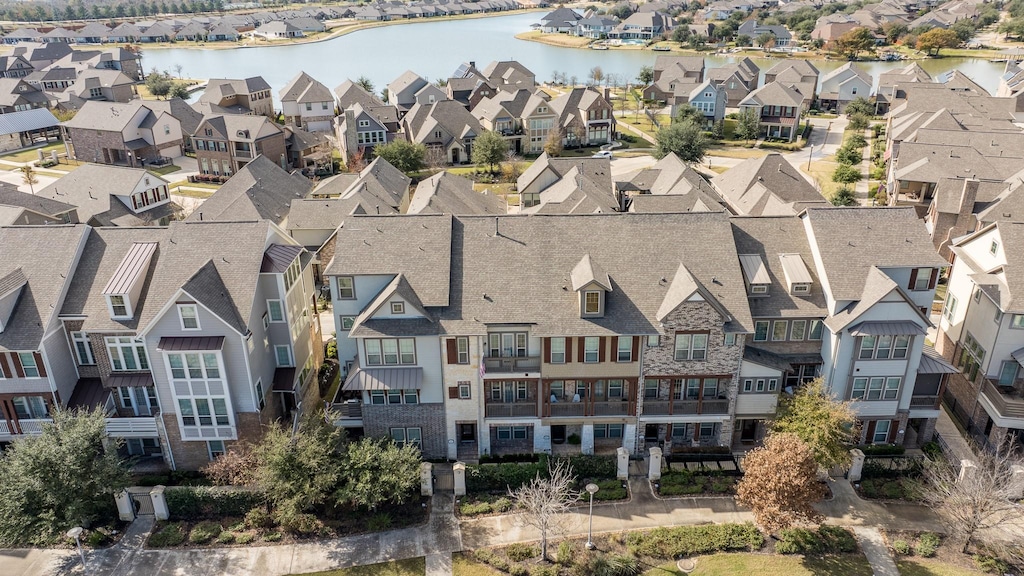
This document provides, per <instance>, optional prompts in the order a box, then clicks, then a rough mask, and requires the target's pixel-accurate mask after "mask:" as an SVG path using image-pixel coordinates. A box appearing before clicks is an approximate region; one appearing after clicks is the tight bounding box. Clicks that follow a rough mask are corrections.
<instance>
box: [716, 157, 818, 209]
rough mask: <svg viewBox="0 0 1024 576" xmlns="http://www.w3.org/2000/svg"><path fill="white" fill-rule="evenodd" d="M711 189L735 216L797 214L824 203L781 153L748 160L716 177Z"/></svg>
mask: <svg viewBox="0 0 1024 576" xmlns="http://www.w3.org/2000/svg"><path fill="white" fill-rule="evenodd" d="M713 183H714V185H715V189H717V190H718V192H719V193H720V194H721V195H722V197H724V198H725V200H726V201H727V202H728V203H729V205H730V206H731V207H732V209H733V210H734V211H735V212H736V213H737V214H745V215H750V216H777V215H793V214H799V213H800V211H801V210H803V209H804V208H806V207H808V206H812V205H826V204H828V201H827V200H826V199H825V197H824V196H822V195H821V194H820V193H819V192H818V191H817V190H816V189H815V188H814V186H813V185H811V183H810V182H808V181H807V180H806V179H805V178H804V177H803V176H802V175H801V174H800V173H799V172H798V171H797V169H796V168H794V167H793V165H792V164H790V163H789V162H788V161H787V160H786V159H785V158H783V156H782V155H781V154H775V153H773V154H768V155H767V156H764V157H761V158H750V159H748V160H744V161H743V162H740V163H739V164H737V165H736V166H734V167H733V168H730V169H729V170H726V171H725V172H723V173H722V174H720V175H718V176H716V177H715V178H714V180H713Z"/></svg>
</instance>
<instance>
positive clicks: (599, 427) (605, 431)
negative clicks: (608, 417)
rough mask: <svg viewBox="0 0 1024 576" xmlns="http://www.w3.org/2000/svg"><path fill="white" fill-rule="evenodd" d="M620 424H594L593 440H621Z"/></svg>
mask: <svg viewBox="0 0 1024 576" xmlns="http://www.w3.org/2000/svg"><path fill="white" fill-rule="evenodd" d="M622 427H623V425H622V424H594V438H595V439H596V438H622Z"/></svg>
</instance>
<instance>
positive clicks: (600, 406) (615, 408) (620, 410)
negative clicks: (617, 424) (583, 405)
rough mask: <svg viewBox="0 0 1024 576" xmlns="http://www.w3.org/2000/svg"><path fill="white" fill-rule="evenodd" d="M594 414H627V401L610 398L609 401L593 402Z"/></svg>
mask: <svg viewBox="0 0 1024 576" xmlns="http://www.w3.org/2000/svg"><path fill="white" fill-rule="evenodd" d="M593 406H594V416H629V402H626V401H625V400H612V401H611V402H594V404H593Z"/></svg>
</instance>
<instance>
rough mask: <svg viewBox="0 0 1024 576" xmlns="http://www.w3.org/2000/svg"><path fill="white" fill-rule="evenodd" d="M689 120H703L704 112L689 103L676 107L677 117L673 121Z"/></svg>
mask: <svg viewBox="0 0 1024 576" xmlns="http://www.w3.org/2000/svg"><path fill="white" fill-rule="evenodd" d="M687 120H692V121H694V122H699V121H702V120H704V113H703V112H701V111H700V110H697V109H696V108H694V107H693V106H691V105H689V104H683V105H681V106H679V108H678V109H676V117H675V118H674V119H673V121H674V122H686V121H687Z"/></svg>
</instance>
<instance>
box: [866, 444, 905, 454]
mask: <svg viewBox="0 0 1024 576" xmlns="http://www.w3.org/2000/svg"><path fill="white" fill-rule="evenodd" d="M857 449H858V450H860V451H861V452H863V453H864V455H865V456H899V455H902V454H903V453H905V452H906V451H907V449H906V448H904V447H903V446H894V445H890V444H868V445H864V446H857Z"/></svg>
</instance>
